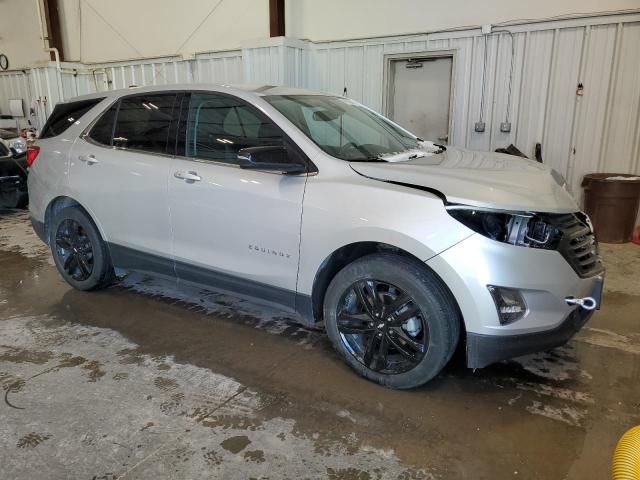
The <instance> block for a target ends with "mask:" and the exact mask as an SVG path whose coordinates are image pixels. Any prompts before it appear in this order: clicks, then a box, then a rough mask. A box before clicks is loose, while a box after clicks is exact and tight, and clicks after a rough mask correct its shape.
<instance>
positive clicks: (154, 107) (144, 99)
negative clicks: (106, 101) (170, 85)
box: [113, 93, 178, 153]
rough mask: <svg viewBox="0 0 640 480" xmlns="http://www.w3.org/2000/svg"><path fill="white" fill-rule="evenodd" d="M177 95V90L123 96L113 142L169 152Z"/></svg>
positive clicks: (134, 148)
mask: <svg viewBox="0 0 640 480" xmlns="http://www.w3.org/2000/svg"><path fill="white" fill-rule="evenodd" d="M176 98H177V95H176V94H175V93H172V94H151V95H136V96H133V97H127V98H123V99H122V100H121V101H120V108H119V109H118V114H117V119H116V125H115V129H114V133H113V145H114V146H116V147H120V148H128V149H133V150H142V151H145V152H152V153H166V152H167V141H168V138H169V131H170V127H171V122H172V121H173V110H174V106H175V104H176ZM177 110H178V109H177V108H176V114H177Z"/></svg>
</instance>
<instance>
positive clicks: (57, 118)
mask: <svg viewBox="0 0 640 480" xmlns="http://www.w3.org/2000/svg"><path fill="white" fill-rule="evenodd" d="M102 100H104V98H94V99H92V100H82V101H79V102H69V103H59V104H57V105H56V107H55V108H54V109H53V112H52V113H51V116H49V119H48V120H47V123H45V125H44V127H42V132H40V138H49V137H55V136H57V135H60V134H61V133H62V132H64V131H65V130H66V129H67V128H69V127H70V126H71V125H73V123H74V122H76V121H77V120H79V119H80V118H81V117H82V116H83V115H84V114H85V113H87V112H88V111H89V110H91V109H92V108H93V107H94V106H95V105H97V104H98V103H100V102H101V101H102Z"/></svg>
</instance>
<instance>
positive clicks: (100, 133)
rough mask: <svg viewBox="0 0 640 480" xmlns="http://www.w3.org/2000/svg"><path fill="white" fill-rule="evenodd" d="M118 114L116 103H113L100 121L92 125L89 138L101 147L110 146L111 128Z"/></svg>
mask: <svg viewBox="0 0 640 480" xmlns="http://www.w3.org/2000/svg"><path fill="white" fill-rule="evenodd" d="M117 112H118V103H115V104H114V105H113V106H112V107H111V108H110V109H109V110H107V111H106V112H104V113H103V114H102V116H101V117H100V119H99V120H98V121H97V122H96V123H95V124H94V125H93V128H92V129H91V131H90V132H89V138H91V139H92V140H93V141H94V142H98V143H101V144H102V145H109V146H110V145H111V140H112V139H113V126H114V123H115V121H116V113H117Z"/></svg>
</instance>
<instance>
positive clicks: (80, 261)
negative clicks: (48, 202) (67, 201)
mask: <svg viewBox="0 0 640 480" xmlns="http://www.w3.org/2000/svg"><path fill="white" fill-rule="evenodd" d="M49 245H50V247H51V253H52V254H53V260H54V262H55V264H56V267H57V268H58V271H59V272H60V274H61V275H62V278H64V279H65V281H66V282H67V283H68V284H69V285H71V286H72V287H74V288H77V289H78V290H96V289H99V288H103V287H106V286H107V285H109V284H110V283H111V282H112V281H113V279H114V273H113V265H112V264H111V258H110V256H109V250H108V248H107V245H106V243H105V242H104V241H103V240H102V237H101V236H100V233H99V232H98V229H97V227H96V226H95V224H94V223H93V220H91V218H90V217H89V216H88V215H87V214H86V213H85V212H84V210H82V209H81V208H80V207H67V208H64V209H62V210H61V211H60V212H58V213H57V214H56V216H55V217H54V218H53V219H52V221H51V224H50V225H49Z"/></svg>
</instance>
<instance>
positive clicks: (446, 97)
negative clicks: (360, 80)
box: [388, 57, 453, 143]
mask: <svg viewBox="0 0 640 480" xmlns="http://www.w3.org/2000/svg"><path fill="white" fill-rule="evenodd" d="M452 65H453V57H433V58H418V59H407V60H394V61H392V62H391V68H390V75H391V76H390V88H391V92H390V95H389V108H388V114H389V118H391V119H392V120H393V121H394V122H396V123H397V124H399V125H401V126H403V127H404V128H406V129H407V130H409V131H410V132H412V133H413V134H415V135H417V136H418V137H420V138H422V139H424V140H430V141H432V142H436V143H448V142H449V109H450V104H451V102H450V97H451V69H452Z"/></svg>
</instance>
